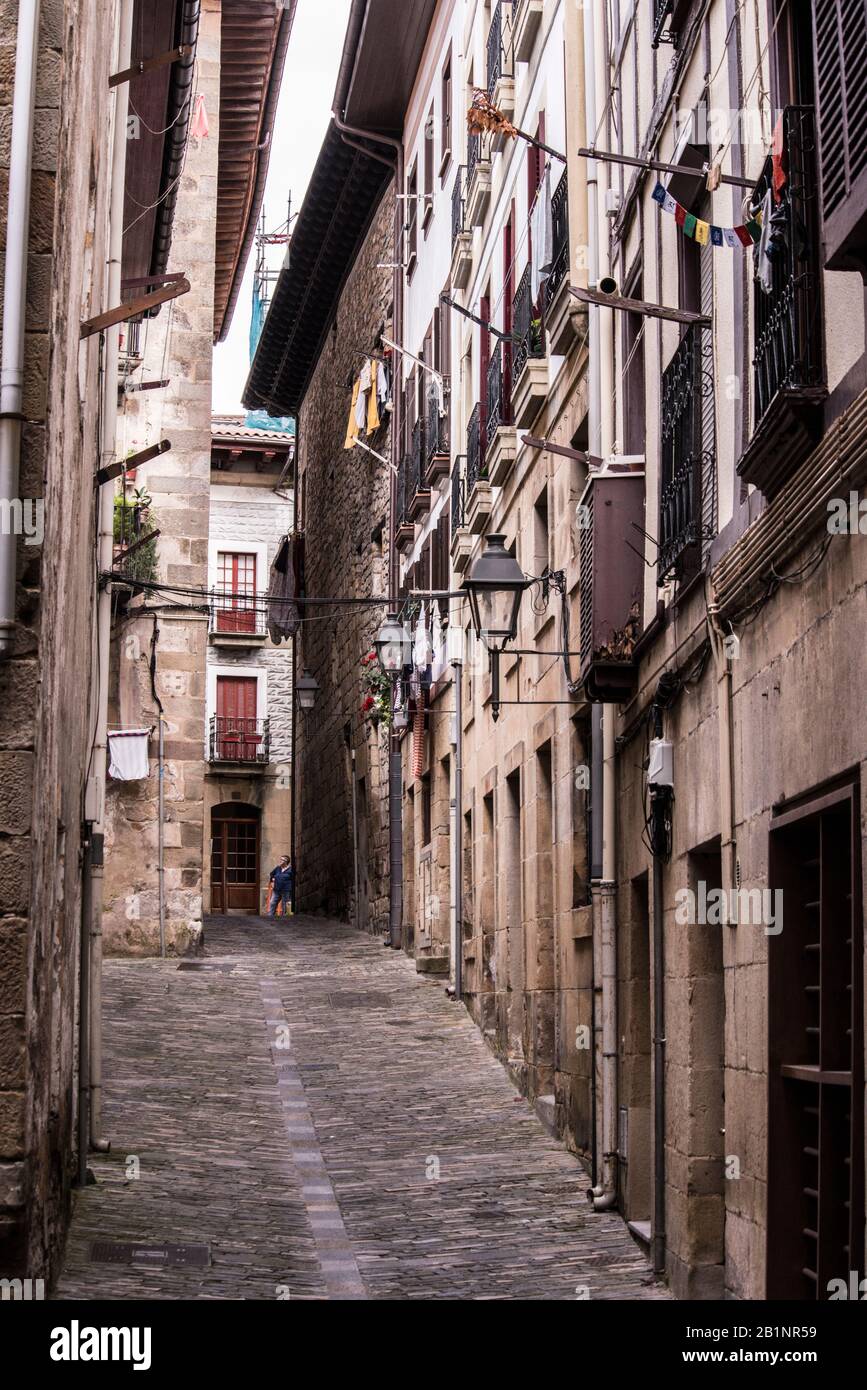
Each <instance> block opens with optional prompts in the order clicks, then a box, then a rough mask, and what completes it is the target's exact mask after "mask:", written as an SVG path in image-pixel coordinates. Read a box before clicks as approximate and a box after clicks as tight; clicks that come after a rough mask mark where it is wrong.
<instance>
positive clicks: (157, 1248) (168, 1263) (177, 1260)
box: [90, 1240, 211, 1269]
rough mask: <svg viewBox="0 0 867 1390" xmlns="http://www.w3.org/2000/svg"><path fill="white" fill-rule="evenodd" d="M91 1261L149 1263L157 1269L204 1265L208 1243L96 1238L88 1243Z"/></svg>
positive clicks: (206, 1261)
mask: <svg viewBox="0 0 867 1390" xmlns="http://www.w3.org/2000/svg"><path fill="white" fill-rule="evenodd" d="M90 1261H91V1264H103V1265H149V1266H153V1267H155V1268H157V1269H168V1268H173V1269H177V1268H184V1267H190V1268H196V1269H205V1268H207V1266H208V1265H209V1264H210V1263H211V1247H210V1246H209V1245H171V1244H168V1245H149V1244H141V1245H139V1244H136V1243H134V1242H133V1241H115V1240H97V1241H94V1243H93V1244H92V1245H91V1247H90Z"/></svg>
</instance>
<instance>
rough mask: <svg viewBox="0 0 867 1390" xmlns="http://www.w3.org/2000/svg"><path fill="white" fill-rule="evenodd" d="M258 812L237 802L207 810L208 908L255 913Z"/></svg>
mask: <svg viewBox="0 0 867 1390" xmlns="http://www.w3.org/2000/svg"><path fill="white" fill-rule="evenodd" d="M260 822H261V813H260V811H259V809H258V808H257V807H256V806H247V805H245V804H244V803H243V802H240V801H231V802H227V803H225V804H224V805H222V806H214V807H213V809H212V811H211V911H212V912H233V911H234V912H258V911H259V910H260V908H259V846H260Z"/></svg>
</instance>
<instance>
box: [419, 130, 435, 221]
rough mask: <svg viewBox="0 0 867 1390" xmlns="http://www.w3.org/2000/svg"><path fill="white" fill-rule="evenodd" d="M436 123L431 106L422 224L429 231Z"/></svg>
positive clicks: (431, 209)
mask: <svg viewBox="0 0 867 1390" xmlns="http://www.w3.org/2000/svg"><path fill="white" fill-rule="evenodd" d="M435 131H436V125H435V122H434V109H433V106H431V109H430V111H429V112H428V118H427V120H426V122H425V127H424V206H423V208H422V226H423V228H424V230H425V232H427V229H428V227H429V226H430V224H431V221H432V220H433V213H434V205H433V191H434V154H435V152H436V138H435Z"/></svg>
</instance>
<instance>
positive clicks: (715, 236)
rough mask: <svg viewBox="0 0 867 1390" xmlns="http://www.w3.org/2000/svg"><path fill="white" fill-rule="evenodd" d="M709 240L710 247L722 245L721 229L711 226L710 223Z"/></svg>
mask: <svg viewBox="0 0 867 1390" xmlns="http://www.w3.org/2000/svg"><path fill="white" fill-rule="evenodd" d="M710 239H711V245H712V246H722V244H723V231H722V227H715V226H714V225H713V223H711V229H710Z"/></svg>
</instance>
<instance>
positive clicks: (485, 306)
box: [479, 294, 491, 454]
mask: <svg viewBox="0 0 867 1390" xmlns="http://www.w3.org/2000/svg"><path fill="white" fill-rule="evenodd" d="M479 317H480V318H481V319H483V320H484V321H485V323H490V321H491V297H490V295H488V294H483V295H482V303H481V308H480V309H479ZM480 333H481V340H482V341H481V347H480V350H479V404H480V406H481V438H482V439H483V440H484V438H485V431H486V429H487V426H488V368H489V367H490V365H491V335H490V333H489V332H488V330H487V328H482V329H481V330H480ZM482 452H483V454H484V446H482Z"/></svg>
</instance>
